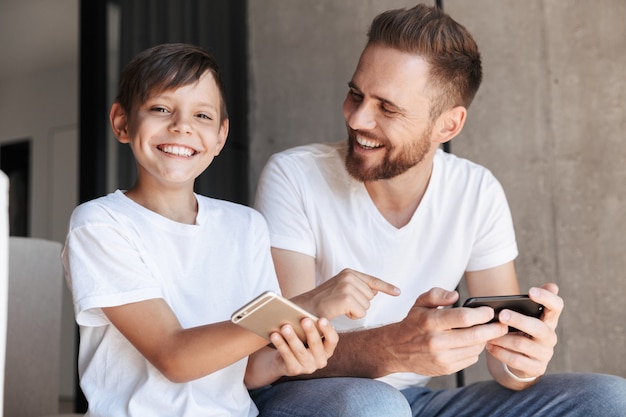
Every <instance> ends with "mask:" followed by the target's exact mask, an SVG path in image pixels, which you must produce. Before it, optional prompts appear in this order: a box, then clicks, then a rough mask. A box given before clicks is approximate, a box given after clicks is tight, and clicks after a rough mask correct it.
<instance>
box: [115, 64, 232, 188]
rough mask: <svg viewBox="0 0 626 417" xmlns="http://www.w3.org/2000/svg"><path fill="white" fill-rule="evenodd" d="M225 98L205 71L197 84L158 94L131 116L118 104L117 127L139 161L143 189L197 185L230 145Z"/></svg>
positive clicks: (139, 174) (138, 105)
mask: <svg viewBox="0 0 626 417" xmlns="http://www.w3.org/2000/svg"><path fill="white" fill-rule="evenodd" d="M220 108H221V97H220V93H219V89H218V87H217V84H216V83H215V79H214V78H213V75H212V74H211V73H210V72H207V73H205V74H204V75H203V76H202V77H201V78H200V79H199V80H198V82H196V83H192V84H189V85H184V86H181V87H179V88H176V89H172V90H166V91H163V92H160V93H156V94H152V95H151V96H150V97H149V98H148V99H147V100H146V102H145V103H143V104H140V103H137V104H135V105H133V108H132V110H131V111H130V114H126V112H125V111H124V110H123V109H122V107H121V106H120V105H119V104H118V103H115V104H113V107H112V108H111V125H112V127H113V131H114V132H115V134H116V136H117V138H118V140H119V141H120V142H121V143H128V144H129V145H130V147H131V149H132V151H133V154H134V156H135V159H136V160H137V169H138V182H137V185H138V186H141V185H142V184H143V185H148V184H155V185H158V186H161V187H166V188H169V187H180V186H183V185H186V186H191V189H193V183H194V180H195V179H196V178H197V177H198V176H199V175H200V174H201V173H202V172H203V171H204V170H205V169H206V168H207V167H208V166H209V165H210V164H211V162H212V161H213V158H214V157H215V156H217V155H218V154H219V153H220V151H221V150H222V148H223V147H224V143H225V142H226V136H227V135H228V119H226V120H224V121H223V122H220V119H221V114H220Z"/></svg>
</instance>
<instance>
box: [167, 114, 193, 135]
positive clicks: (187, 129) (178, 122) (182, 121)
mask: <svg viewBox="0 0 626 417" xmlns="http://www.w3.org/2000/svg"><path fill="white" fill-rule="evenodd" d="M170 129H171V130H172V131H174V132H178V133H191V132H192V127H191V122H190V120H189V118H188V117H186V116H184V115H180V114H178V115H176V116H175V117H174V118H173V119H172V124H171V126H170Z"/></svg>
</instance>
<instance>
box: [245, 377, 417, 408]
mask: <svg viewBox="0 0 626 417" xmlns="http://www.w3.org/2000/svg"><path fill="white" fill-rule="evenodd" d="M252 394H253V395H252V397H253V399H254V401H255V402H256V404H257V406H258V408H259V411H260V414H261V415H262V416H283V415H289V416H299V417H303V416H316V417H326V416H333V417H337V416H359V417H380V416H393V417H405V416H406V417H408V416H411V408H410V406H409V403H408V402H407V400H406V398H405V397H404V396H403V395H402V393H401V392H400V391H398V390H397V389H395V388H394V387H392V386H391V385H388V384H385V383H384V382H380V381H376V380H372V379H367V378H320V379H310V380H303V381H293V382H285V383H281V384H277V385H275V386H273V387H271V388H269V389H265V390H261V391H256V392H254V393H252Z"/></svg>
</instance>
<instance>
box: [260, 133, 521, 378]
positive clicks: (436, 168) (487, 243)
mask: <svg viewBox="0 0 626 417" xmlns="http://www.w3.org/2000/svg"><path fill="white" fill-rule="evenodd" d="M346 150H347V145H346V144H345V143H341V144H316V145H307V146H301V147H296V148H293V149H290V150H287V151H283V152H281V153H278V154H276V155H273V156H272V157H271V158H270V160H269V162H268V164H267V165H266V167H265V168H264V170H263V172H262V174H261V177H260V179H259V184H258V189H257V195H256V201H255V208H256V209H257V210H259V211H260V212H261V214H263V216H264V217H265V219H266V220H267V223H268V226H269V230H270V239H271V244H272V246H273V247H276V248H280V249H287V250H292V251H296V252H300V253H303V254H306V255H309V256H312V257H314V258H315V265H316V280H317V284H318V285H319V284H320V283H322V282H324V281H325V280H327V279H329V278H331V277H333V276H334V275H336V274H337V273H339V272H340V271H341V270H343V269H344V268H352V269H355V270H358V271H362V272H364V273H367V274H370V275H373V276H376V277H378V278H380V279H383V280H385V281H388V282H391V283H393V284H394V285H396V286H398V287H399V288H400V289H401V290H402V295H400V296H399V297H392V296H388V295H385V294H379V295H377V296H376V297H375V298H374V300H373V302H372V304H371V307H370V309H369V310H368V311H367V314H366V316H365V317H364V318H362V319H359V320H349V319H348V318H346V317H345V316H343V317H340V318H338V319H335V320H334V321H333V323H334V325H335V326H336V328H337V330H338V331H341V330H349V329H357V328H367V327H377V326H381V325H385V324H389V323H393V322H398V321H400V320H402V319H403V318H404V317H405V316H406V314H407V312H408V311H409V309H410V308H411V306H412V305H413V304H414V302H415V300H416V298H417V297H418V296H419V295H420V294H422V293H424V292H426V291H428V290H430V289H431V288H433V287H441V288H445V289H448V290H454V289H455V288H456V287H457V285H458V284H459V282H460V280H461V278H462V277H463V274H464V272H465V271H478V270H482V269H487V268H492V267H495V266H499V265H502V264H504V263H507V262H509V261H511V260H513V259H515V257H516V256H517V244H516V241H515V233H514V230H513V223H512V219H511V214H510V210H509V207H508V204H507V201H506V197H505V195H504V192H503V190H502V187H501V186H500V184H499V182H498V181H497V180H496V179H495V177H494V176H493V175H492V174H491V173H490V172H489V171H488V170H487V169H485V168H483V167H481V166H479V165H477V164H474V163H472V162H470V161H467V160H465V159H461V158H458V157H456V156H454V155H450V154H446V153H444V152H443V151H441V150H438V151H437V153H436V155H435V158H434V165H433V172H432V176H431V179H430V182H429V184H428V188H427V190H426V193H425V194H424V196H423V198H422V201H421V202H420V205H419V207H418V208H417V210H416V212H415V213H414V215H413V217H412V218H411V220H410V221H409V223H408V224H407V225H406V226H404V227H402V228H400V229H398V228H396V227H394V226H393V225H391V224H390V223H389V222H387V220H386V219H385V218H384V217H383V216H382V215H381V214H380V212H379V211H378V209H377V208H376V206H375V205H374V203H373V202H372V200H371V198H370V196H369V194H368V192H367V190H366V188H365V186H364V185H363V183H361V182H359V181H356V180H354V179H353V178H352V177H350V175H349V174H348V173H347V171H346V169H345V165H344V161H345V154H346ZM366 348H367V347H364V349H366ZM382 380H384V381H386V382H388V383H390V384H392V385H394V386H396V387H398V388H400V389H402V388H406V387H408V386H412V385H423V384H425V383H426V382H427V381H428V378H427V377H425V376H421V375H417V374H411V373H402V374H392V375H389V376H386V377H384V378H382Z"/></svg>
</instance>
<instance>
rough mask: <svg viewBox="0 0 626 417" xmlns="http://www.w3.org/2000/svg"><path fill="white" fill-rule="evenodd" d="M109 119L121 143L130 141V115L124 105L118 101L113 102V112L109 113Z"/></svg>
mask: <svg viewBox="0 0 626 417" xmlns="http://www.w3.org/2000/svg"><path fill="white" fill-rule="evenodd" d="M109 121H110V123H111V129H113V134H114V135H115V137H116V138H117V140H118V141H119V142H120V143H129V142H130V137H129V136H128V116H127V115H126V111H124V108H123V107H122V105H121V104H120V103H118V102H115V103H113V105H112V106H111V112H110V113H109Z"/></svg>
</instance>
